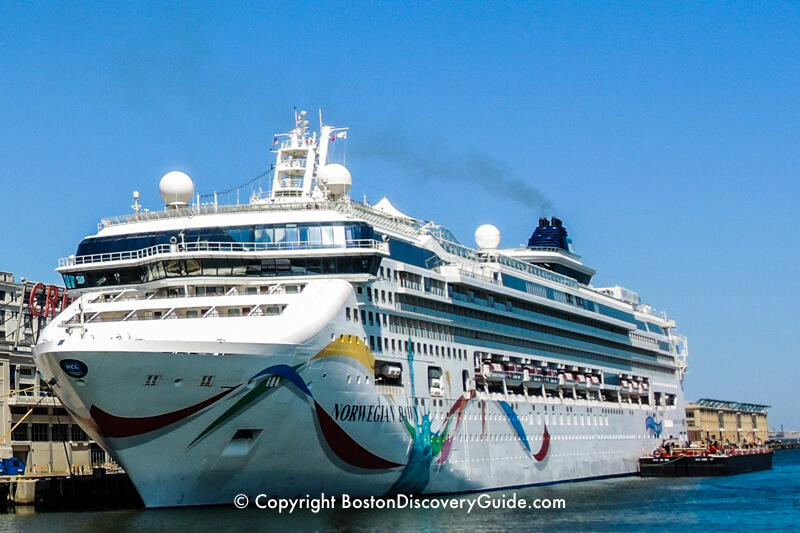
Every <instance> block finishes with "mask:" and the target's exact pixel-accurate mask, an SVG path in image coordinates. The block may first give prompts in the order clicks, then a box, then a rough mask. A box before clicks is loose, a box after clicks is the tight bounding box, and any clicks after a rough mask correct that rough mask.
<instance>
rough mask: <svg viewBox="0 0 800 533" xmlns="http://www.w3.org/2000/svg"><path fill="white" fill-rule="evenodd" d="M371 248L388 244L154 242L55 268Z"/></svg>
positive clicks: (63, 262) (61, 262)
mask: <svg viewBox="0 0 800 533" xmlns="http://www.w3.org/2000/svg"><path fill="white" fill-rule="evenodd" d="M334 248H341V249H349V248H359V249H372V250H377V251H379V252H383V253H389V245H388V243H385V242H383V241H378V240H373V239H358V240H351V241H347V242H346V243H341V244H335V243H322V242H305V241H302V242H301V241H297V242H186V243H177V244H158V245H156V246H150V247H149V248H142V249H139V250H130V251H124V252H111V253H106V254H94V255H80V256H76V257H63V258H61V259H59V260H58V266H59V267H70V266H75V265H85V264H91V263H105V262H109V261H128V260H134V259H144V258H147V257H153V256H156V255H163V254H179V253H197V252H223V253H254V252H274V251H286V250H325V249H334Z"/></svg>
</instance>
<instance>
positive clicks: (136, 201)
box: [131, 191, 142, 213]
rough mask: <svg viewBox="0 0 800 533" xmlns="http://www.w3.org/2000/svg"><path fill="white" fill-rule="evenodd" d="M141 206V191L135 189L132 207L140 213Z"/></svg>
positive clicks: (135, 211)
mask: <svg viewBox="0 0 800 533" xmlns="http://www.w3.org/2000/svg"><path fill="white" fill-rule="evenodd" d="M141 208H142V206H141V205H139V191H133V205H132V206H131V209H133V212H134V213H138V212H139V210H140V209H141Z"/></svg>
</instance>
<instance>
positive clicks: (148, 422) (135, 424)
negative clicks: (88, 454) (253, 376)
mask: <svg viewBox="0 0 800 533" xmlns="http://www.w3.org/2000/svg"><path fill="white" fill-rule="evenodd" d="M237 388H238V387H234V388H232V389H228V390H226V391H222V392H221V393H219V394H217V395H216V396H212V397H211V398H208V399H207V400H203V401H202V402H200V403H196V404H194V405H190V406H189V407H184V408H183V409H179V410H177V411H172V412H171V413H164V414H161V415H154V416H145V417H124V416H116V415H112V414H111V413H107V412H106V411H103V410H102V409H100V408H99V407H97V406H96V405H92V408H91V409H89V414H90V415H91V417H92V419H93V420H94V421H95V423H96V424H97V428H98V429H99V430H100V433H101V434H102V435H103V436H104V437H108V438H113V439H119V438H124V437H133V436H136V435H142V434H144V433H150V432H151V431H155V430H157V429H161V428H163V427H166V426H169V425H170V424H174V423H175V422H180V421H181V420H183V419H184V418H188V417H189V416H191V415H193V414H195V413H197V412H198V411H200V410H202V409H204V408H206V407H208V406H209V405H211V404H213V403H214V402H216V401H218V400H221V399H222V398H224V397H225V396H227V395H228V394H230V393H231V392H233V391H234V390H236V389H237Z"/></svg>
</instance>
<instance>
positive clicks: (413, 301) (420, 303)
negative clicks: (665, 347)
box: [397, 294, 658, 360]
mask: <svg viewBox="0 0 800 533" xmlns="http://www.w3.org/2000/svg"><path fill="white" fill-rule="evenodd" d="M397 300H398V301H399V302H400V303H401V308H403V307H404V305H403V304H409V305H413V306H414V307H415V309H413V310H414V311H416V312H426V311H427V310H430V311H432V314H435V316H437V317H441V316H443V315H445V314H450V315H453V318H455V319H456V320H459V321H466V322H474V320H470V318H474V319H477V320H480V321H481V322H482V323H477V324H476V325H478V326H484V327H485V326H486V325H487V324H486V323H487V322H488V323H489V324H490V325H491V324H503V325H507V326H510V327H514V328H518V329H521V330H523V331H525V332H538V333H542V334H546V335H553V336H557V337H564V338H568V339H573V340H577V341H581V342H586V343H590V344H596V345H598V346H603V347H607V348H611V349H615V350H624V351H625V352H630V353H635V354H637V355H642V356H646V357H650V358H653V359H654V360H655V359H657V358H658V356H657V354H655V353H653V352H652V351H649V350H645V349H643V348H636V347H632V346H630V345H627V344H624V343H618V342H614V341H610V340H606V339H601V338H598V337H595V336H592V335H586V334H581V333H575V332H572V331H568V330H563V329H560V328H555V327H552V326H544V325H540V324H533V323H530V322H525V321H523V320H519V319H516V318H510V317H504V316H499V315H496V314H493V313H487V312H485V311H479V310H476V309H470V308H466V307H461V306H455V305H450V304H445V303H442V302H434V301H429V300H427V299H424V298H418V297H415V296H410V295H405V294H400V295H398V296H397ZM626 339H627V336H626Z"/></svg>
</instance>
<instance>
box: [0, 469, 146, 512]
mask: <svg viewBox="0 0 800 533" xmlns="http://www.w3.org/2000/svg"><path fill="white" fill-rule="evenodd" d="M3 504H4V505H5V507H3ZM15 505H32V506H34V507H35V508H36V510H37V511H64V510H69V511H77V510H99V509H137V508H144V503H143V502H142V499H141V498H140V497H139V493H138V492H136V488H135V487H134V486H133V483H132V482H131V480H130V479H129V478H128V475H127V474H125V473H115V474H106V472H105V471H104V470H103V469H95V471H94V472H93V473H92V475H88V476H36V477H25V476H19V477H11V476H3V477H2V478H0V509H7V508H8V507H9V506H15Z"/></svg>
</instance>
